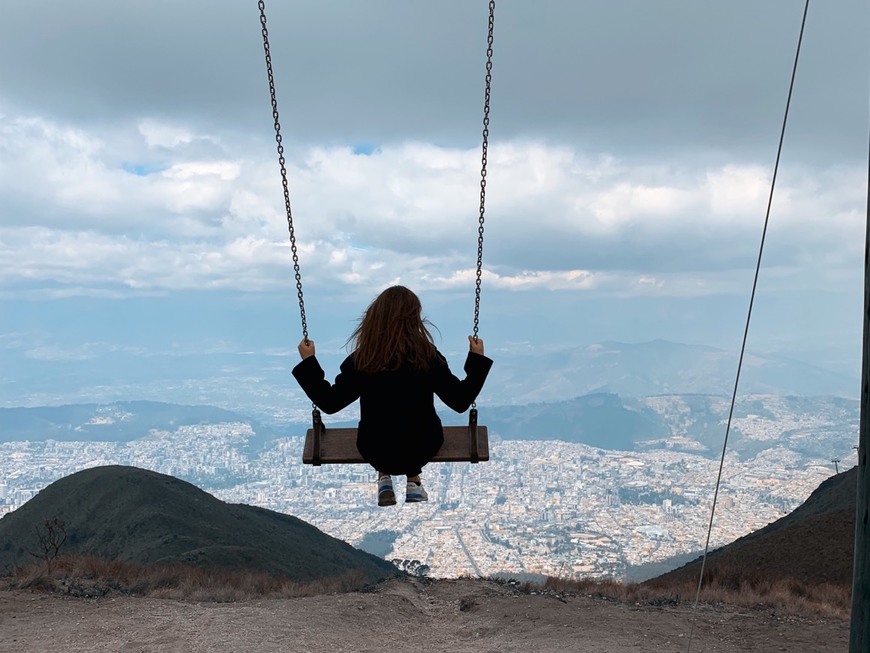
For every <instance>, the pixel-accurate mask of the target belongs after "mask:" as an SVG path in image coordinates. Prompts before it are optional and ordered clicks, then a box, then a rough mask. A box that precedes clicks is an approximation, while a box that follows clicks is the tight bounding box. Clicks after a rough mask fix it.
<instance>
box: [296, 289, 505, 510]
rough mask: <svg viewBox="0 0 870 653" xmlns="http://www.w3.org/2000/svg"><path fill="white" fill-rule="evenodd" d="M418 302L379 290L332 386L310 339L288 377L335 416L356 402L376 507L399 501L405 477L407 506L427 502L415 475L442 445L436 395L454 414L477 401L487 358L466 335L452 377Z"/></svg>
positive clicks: (359, 439)
mask: <svg viewBox="0 0 870 653" xmlns="http://www.w3.org/2000/svg"><path fill="white" fill-rule="evenodd" d="M427 324H428V321H427V320H425V319H424V318H423V317H422V306H421V304H420V300H419V298H418V297H417V295H415V294H414V293H413V292H411V291H410V290H409V289H408V288H405V287H404V286H393V287H391V288H387V289H386V290H384V291H383V292H382V293H381V294H380V295H378V297H377V298H376V299H375V300H374V301H373V302H372V303H371V304H370V305H369V307H368V308H367V309H366V311H365V313H364V314H363V316H362V318H361V319H360V322H359V325H358V326H357V328H356V329H355V330H354V332H353V333H352V334H351V336H350V338H349V339H348V343H351V344H352V346H353V351H352V352H351V354H350V355H349V356H348V357H347V358H346V359H345V360H344V362H343V363H342V364H341V368H340V369H341V371H340V373H339V374H338V376H336V377H335V382H334V383H329V381H327V380H326V378H325V376H326V375H325V373H324V371H323V368H322V367H321V366H320V363H319V362H318V361H317V358H316V356H315V351H314V341H313V340H304V339H303V340H302V342H300V343H299V354H300V356H302V362H301V363H299V364H298V365H297V366H296V367H294V368H293V376H294V377H296V380H297V381H298V382H299V385H300V386H302V389H303V390H304V391H305V394H306V395H308V398H309V399H311V401H312V402H314V403H315V404H317V406H319V407H320V408H321V409H322V410H323V411H324V412H326V413H329V414H332V413H336V412H338V411H340V410H341V409H343V408H346V407H347V406H349V405H350V404H352V403H353V402H354V401H356V400H357V399H359V400H360V422H359V427H358V429H357V441H356V446H357V449H358V450H359V452H360V455H362V457H363V458H364V459H365V460H366V462H368V463H369V464H370V465H371V466H372V467H374V468H375V470H377V473H378V481H377V483H378V505H379V506H392V505H395V503H396V493H395V491H394V489H393V480H392V475H403V476H406V477H407V480H408V482H407V486H406V491H405V501H406V502H408V503H416V502H419V501H427V500H428V498H429V497H428V495H427V494H426V490H425V489H423V484H422V481H421V479H420V474H421V473H422V471H423V467H424V466H425V465H426V464H427V463H428V462H429V461H431V460H432V458H433V457H434V456H435V454H436V453H437V452H438V450H439V449H440V448H441V445H442V444H443V442H444V432H443V430H442V426H441V420H440V419H439V418H438V415H437V414H436V412H435V404H434V395H438V397H439V398H440V399H441V401H443V402H444V403H445V404H446V405H447V406H448V407H449V408H451V409H453V410H455V411H456V412H458V413H462V412H465V411H466V410H468V408H469V407H470V406H471V404H472V403H473V402H474V400H475V399H476V398H477V395H478V394H479V393H480V390H481V388H483V383H484V381H485V380H486V376H487V374H488V373H489V369H490V367H492V360H491V359H489V358H487V357H486V356H484V355H483V340H481V339H475V338H472V337H471V336H469V337H468V341H469V352H468V357H467V358H466V359H465V374H466V377H465V378H464V379H462V380H460V379H459V378H457V377H456V376H454V375H453V373H452V372H451V371H450V368H449V367H448V365H447V359H446V358H444V356H443V355H442V354H441V353H440V352H439V351H438V350H437V349H436V348H435V344H434V340H433V338H432V334H431V333H430V332H429V329H428V328H427Z"/></svg>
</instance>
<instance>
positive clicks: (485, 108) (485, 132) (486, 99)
mask: <svg viewBox="0 0 870 653" xmlns="http://www.w3.org/2000/svg"><path fill="white" fill-rule="evenodd" d="M494 27H495V0H490V2H489V32H488V34H487V39H486V90H485V92H484V97H483V142H482V144H481V148H480V217H479V218H478V226H477V275H476V278H475V283H474V341H475V342H477V332H478V325H479V323H480V281H481V275H482V274H483V224H484V213H485V211H486V157H487V150H488V149H489V98H490V90H491V86H492V39H493V29H494Z"/></svg>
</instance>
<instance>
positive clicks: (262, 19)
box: [257, 0, 308, 342]
mask: <svg viewBox="0 0 870 653" xmlns="http://www.w3.org/2000/svg"><path fill="white" fill-rule="evenodd" d="M257 4H258V6H259V7H260V26H261V28H262V30H261V31H262V33H263V51H264V53H265V55H266V73H267V75H268V76H269V95H270V96H271V97H272V118H273V119H274V121H275V142H276V143H277V144H278V163H279V165H280V166H281V185H282V186H283V187H284V208H285V209H286V211H287V229H288V230H289V231H290V250H291V251H292V252H293V271H294V273H295V276H296V296H297V297H298V298H299V316H300V317H301V318H302V337H303V338H304V339H305V341H306V342H308V321H307V320H306V318H305V299H304V297H303V296H302V273H301V272H300V271H299V253H298V251H297V249H296V231H295V230H294V228H293V211H292V209H291V208H290V189H289V187H288V185H287V167H286V162H285V160H284V144H283V141H282V139H281V123H280V121H279V120H278V100H277V98H276V96H275V77H274V75H273V74H272V52H271V50H270V49H269V30H268V29H266V3H265V2H264V0H259V2H258V3H257Z"/></svg>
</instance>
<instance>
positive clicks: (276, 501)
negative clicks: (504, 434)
mask: <svg viewBox="0 0 870 653" xmlns="http://www.w3.org/2000/svg"><path fill="white" fill-rule="evenodd" d="M655 401H657V402H659V403H661V402H662V401H663V400H662V399H661V398H656V399H655ZM674 401H676V399H675V400H674ZM773 403H775V402H773ZM673 408H674V406H673V405H671V406H669V407H667V411H672V412H673ZM667 411H665V412H667ZM125 419H126V417H125V415H124V414H123V413H122V412H119V411H115V412H112V410H109V409H103V410H102V412H101V413H100V414H99V415H97V416H95V417H94V418H93V419H92V423H96V422H95V420H102V425H103V426H109V427H110V426H111V425H112V424H113V423H120V422H123V421H124V420H125ZM807 419H808V418H807V417H806V416H805V415H804V416H799V415H778V416H775V418H774V419H770V418H764V419H762V418H761V417H758V416H753V415H749V416H746V417H744V418H742V419H741V422H740V428H741V436H742V438H744V440H745V439H747V438H749V439H752V440H753V441H754V442H756V444H760V446H758V447H757V452H755V453H753V455H751V456H747V455H738V454H736V453H729V454H728V455H727V456H726V459H725V464H724V469H723V474H722V481H721V487H720V490H719V495H718V502H717V506H716V511H715V519H714V523H713V530H712V533H711V540H710V541H711V546H712V547H717V546H721V545H723V544H726V543H728V542H731V541H733V540H735V539H736V538H738V537H740V536H742V535H745V534H747V533H749V532H751V531H754V530H757V529H759V528H761V527H763V526H765V525H766V524H768V523H770V522H771V521H774V520H776V519H777V518H779V517H781V516H783V515H785V514H786V513H788V512H790V511H791V510H793V509H794V508H795V507H797V506H798V505H799V504H800V503H802V502H803V501H804V500H805V499H806V498H807V496H809V494H810V493H811V492H812V491H813V490H814V489H815V488H816V487H817V486H818V485H819V484H820V483H821V482H822V481H823V480H824V479H826V478H827V477H829V476H831V475H832V474H833V473H834V472H835V468H837V469H841V470H843V469H846V468H848V467H851V466H853V465H854V464H855V456H854V451H853V450H851V448H850V447H851V445H850V443H851V441H852V440H853V439H854V437H855V434H854V433H852V431H853V430H854V426H855V425H854V424H853V423H844V424H843V426H842V432H841V433H840V434H839V435H832V434H831V424H830V422H831V421H834V420H836V419H838V418H837V417H836V416H834V417H832V418H831V419H830V420H828V421H827V422H826V421H825V419H824V418H823V416H818V415H816V416H814V417H813V419H812V421H813V422H814V423H813V424H809V423H807ZM851 421H852V420H849V422H851ZM814 428H815V429H818V430H819V431H820V432H821V431H825V433H826V435H825V438H826V442H827V441H830V440H831V439H833V440H837V441H839V445H838V446H839V453H837V452H835V453H837V455H839V456H840V457H839V458H835V459H834V461H832V456H824V457H823V456H821V455H815V456H813V455H807V453H806V450H807V446H806V443H807V439H808V438H810V439H811V438H812V432H813V429H814ZM254 437H255V431H254V428H253V427H252V425H251V424H250V423H247V422H244V421H238V422H220V423H213V424H194V425H187V426H175V427H170V428H166V429H164V430H158V429H152V430H151V432H150V433H148V434H147V435H146V436H145V437H141V438H138V439H133V440H131V441H127V442H116V441H58V440H47V441H33V440H30V441H24V440H17V441H15V440H13V441H7V442H3V443H0V460H2V461H4V462H3V463H2V464H0V515H2V514H5V513H8V512H11V511H13V510H15V509H16V508H17V507H19V506H20V505H21V504H22V503H23V502H25V501H27V500H28V499H30V498H32V497H33V496H34V495H35V494H36V493H37V492H38V491H39V490H40V489H42V488H43V487H45V486H46V485H48V484H50V483H51V482H53V481H55V480H57V479H59V478H62V477H64V476H67V475H69V474H72V473H74V472H76V471H79V470H81V469H85V468H89V467H95V466H100V465H112V464H122V465H132V466H136V467H141V468H146V469H151V470H154V471H158V472H161V473H165V474H170V475H173V476H177V477H179V478H182V479H184V480H187V481H190V482H191V483H194V484H195V485H197V486H199V487H201V488H202V489H204V490H206V491H208V492H210V493H212V494H214V495H215V496H217V497H218V498H220V499H222V500H224V501H227V502H230V503H246V504H250V505H256V506H261V507H263V508H268V509H271V510H275V511H279V512H282V513H287V514H291V515H294V516H296V517H298V518H300V519H302V520H304V521H306V522H309V523H311V524H313V525H314V526H316V527H318V528H320V529H321V530H322V531H324V532H326V533H328V534H329V535H332V536H334V537H336V538H339V539H342V540H344V541H346V542H349V543H350V544H352V545H354V546H358V547H360V548H363V549H365V550H367V551H370V552H372V553H375V554H376V555H380V556H382V557H384V558H386V559H389V560H400V561H415V564H417V563H419V564H420V565H425V566H426V567H427V568H428V573H429V574H430V575H432V576H436V577H459V576H466V575H472V576H491V575H496V574H501V573H506V574H546V575H553V576H575V577H576V576H583V577H599V578H600V577H610V578H618V579H626V578H629V579H636V578H641V577H643V576H645V575H649V573H648V572H645V571H644V570H642V569H638V568H639V567H643V566H648V565H655V566H653V567H651V568H652V569H658V570H659V571H660V572H661V571H665V570H666V569H667V568H668V567H669V566H670V567H673V566H676V565H677V564H679V563H678V562H675V561H680V560H683V561H684V560H686V557H687V556H688V555H691V554H697V553H698V552H699V550H703V548H704V543H705V540H706V538H707V528H708V524H709V521H710V511H711V508H712V503H713V496H714V491H715V483H716V477H717V473H718V467H719V458H718V456H716V455H711V454H710V452H709V451H704V452H703V453H705V454H706V455H702V452H701V450H702V449H703V447H702V446H701V445H700V444H698V442H697V441H696V440H694V439H692V438H691V437H690V434H688V433H685V434H679V433H675V434H674V435H673V436H672V437H670V438H662V439H659V440H656V441H653V442H647V443H644V446H643V447H642V448H639V449H638V450H634V451H616V450H607V449H600V448H593V447H590V446H587V445H584V444H578V443H571V442H564V441H558V440H534V441H518V440H503V439H501V438H499V437H498V435H497V434H493V436H492V438H491V460H490V461H488V462H484V463H480V464H476V465H472V464H469V463H438V464H431V465H429V466H427V467H426V468H425V470H424V483H425V487H426V489H427V491H428V493H429V497H430V500H429V501H428V502H427V503H417V504H406V503H403V501H402V500H403V481H404V479H398V480H399V481H400V482H399V483H398V484H397V485H398V489H399V491H398V499H399V504H398V505H396V506H393V507H388V508H378V507H377V506H376V493H375V483H374V473H373V471H372V469H371V468H369V467H368V466H366V465H331V466H323V467H312V466H306V465H303V464H302V462H301V452H302V438H301V437H299V436H298V435H297V436H290V437H279V438H277V439H275V440H271V441H270V442H268V443H267V444H266V446H265V447H264V448H262V449H261V450H259V451H253V450H252V447H251V446H249V445H250V443H251V441H252V439H253V438H254ZM796 441H799V442H801V443H802V446H801V447H800V448H802V449H803V452H800V451H796V450H795V448H796V447H795V446H793V443H794V442H796ZM825 446H826V447H827V446H829V445H828V444H826V445H825ZM693 449H697V450H698V451H697V452H693V451H692V450H693ZM810 449H812V447H810ZM850 451H851V453H849V452H850Z"/></svg>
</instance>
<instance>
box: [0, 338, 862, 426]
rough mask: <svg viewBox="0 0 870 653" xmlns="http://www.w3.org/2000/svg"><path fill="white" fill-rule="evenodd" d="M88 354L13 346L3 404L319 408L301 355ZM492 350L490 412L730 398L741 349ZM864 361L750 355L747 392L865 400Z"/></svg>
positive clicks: (457, 364)
mask: <svg viewBox="0 0 870 653" xmlns="http://www.w3.org/2000/svg"><path fill="white" fill-rule="evenodd" d="M324 349H325V348H324ZM90 353H92V354H93V356H83V357H81V358H77V357H72V358H60V359H56V358H52V359H50V360H42V359H33V358H28V357H24V356H22V355H20V353H19V354H15V353H14V351H13V350H5V351H4V352H3V354H4V358H3V360H2V363H3V369H2V372H3V374H2V375H0V406H6V407H12V406H38V405H57V404H61V403H65V404H80V403H91V402H97V403H101V404H108V403H112V402H115V401H128V400H130V399H147V400H151V401H158V402H169V403H175V404H202V403H207V404H209V405H213V406H220V407H222V408H225V409H229V410H233V411H238V412H241V413H244V414H246V415H250V416H253V417H256V418H257V419H258V420H260V421H261V422H262V423H264V424H269V425H273V426H275V425H280V424H281V422H282V421H286V420H287V418H288V417H292V416H293V415H301V414H307V413H309V412H310V411H309V409H308V406H309V403H308V401H307V399H306V398H305V396H304V394H303V393H302V392H301V390H299V388H298V386H297V385H296V383H295V381H294V380H293V378H292V376H291V374H290V369H291V368H292V367H293V365H295V364H296V361H297V359H296V357H295V356H291V355H289V352H288V351H286V350H276V351H273V352H257V351H244V352H236V351H222V350H216V351H214V352H210V353H202V352H200V353H194V352H184V351H173V352H172V353H171V354H166V353H164V354H155V355H154V356H148V357H145V356H144V354H142V355H139V354H136V353H135V352H133V351H128V350H126V349H122V350H111V351H105V352H103V351H93V352H90ZM448 353H449V354H450V355H449V358H450V361H451V364H452V366H453V368H454V369H455V370H457V371H458V370H460V369H461V364H462V358H463V357H464V353H463V352H448ZM490 353H491V355H492V356H493V358H494V360H495V365H494V367H493V369H492V372H491V373H490V377H489V379H488V380H487V383H486V386H485V387H484V389H483V393H482V395H481V403H482V404H483V405H506V404H514V405H523V404H529V403H535V402H553V401H562V400H569V399H573V398H574V397H579V396H583V395H587V394H593V393H608V394H618V395H619V396H620V397H646V396H650V395H658V394H713V395H728V396H730V394H731V392H732V390H733V386H734V377H735V374H736V370H737V358H738V356H737V352H736V351H728V350H723V349H717V348H715V347H708V346H703V345H689V344H683V343H677V342H670V341H666V340H652V341H649V342H639V343H624V342H615V341H606V342H600V343H595V344H589V345H584V346H579V347H571V348H559V349H552V350H546V349H543V348H537V349H534V350H532V349H531V348H529V349H523V348H522V347H517V346H514V347H505V348H504V349H503V350H500V351H495V350H493V351H492V352H490ZM318 356H319V357H321V358H322V363H323V366H324V369H325V370H326V372H327V375H329V376H334V375H335V374H336V373H337V372H338V365H339V363H340V362H341V360H342V359H343V357H344V356H345V352H343V351H340V350H339V351H336V350H333V351H332V352H330V351H327V350H324V351H323V352H318ZM857 356H858V352H856V357H857ZM819 359H820V356H818V355H816V356H815V358H814V360H819ZM858 363H859V361H857V360H856V361H855V365H854V372H852V373H844V372H842V370H844V369H846V370H848V369H850V368H851V366H848V365H844V364H843V363H842V361H837V362H836V363H832V365H831V369H830V370H829V369H825V368H824V365H821V366H819V365H811V364H808V363H806V362H801V361H800V360H796V359H793V358H790V357H788V356H783V355H779V354H771V353H767V354H757V353H753V352H751V351H750V352H749V353H748V354H747V356H746V359H745V361H744V366H743V372H742V375H741V384H740V388H739V393H740V394H742V395H745V394H772V395H806V396H843V397H855V398H857V397H858V394H859V389H860V382H859V378H858V374H859V369H860V366H859V364H858ZM834 370H838V371H834Z"/></svg>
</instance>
